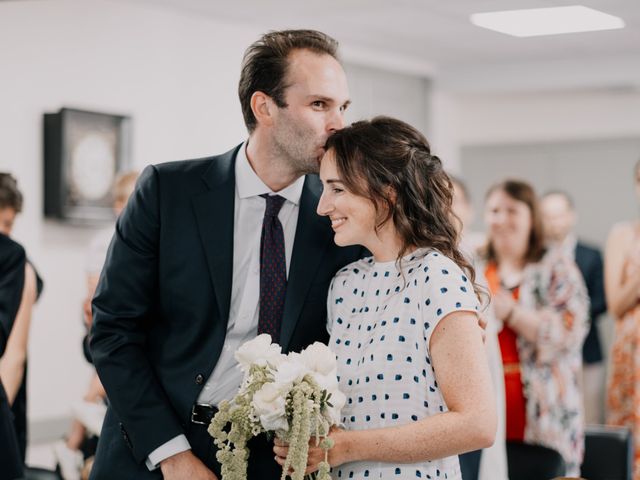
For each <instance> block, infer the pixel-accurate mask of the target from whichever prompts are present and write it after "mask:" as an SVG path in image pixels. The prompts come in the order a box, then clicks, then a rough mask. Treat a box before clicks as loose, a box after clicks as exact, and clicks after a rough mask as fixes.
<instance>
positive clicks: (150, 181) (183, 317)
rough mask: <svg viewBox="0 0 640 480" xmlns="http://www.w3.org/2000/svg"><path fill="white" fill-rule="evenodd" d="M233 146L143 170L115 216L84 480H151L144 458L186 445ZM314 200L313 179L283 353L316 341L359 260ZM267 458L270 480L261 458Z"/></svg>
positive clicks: (212, 327) (226, 298)
mask: <svg viewBox="0 0 640 480" xmlns="http://www.w3.org/2000/svg"><path fill="white" fill-rule="evenodd" d="M238 149H239V147H236V148H235V149H233V150H232V151H230V152H227V153H225V154H223V155H220V156H216V157H210V158H205V159H200V160H192V161H182V162H173V163H166V164H162V165H156V166H150V167H147V168H146V169H145V170H144V171H143V173H142V174H141V176H140V179H139V181H138V184H137V186H136V190H135V192H134V194H133V196H132V197H131V199H130V200H129V202H128V205H127V207H126V209H125V211H124V212H123V213H122V214H121V216H120V218H119V219H118V222H117V225H116V233H115V236H114V238H113V240H112V242H111V245H110V247H109V251H108V254H107V259H106V264H105V268H104V270H103V272H102V276H101V279H100V282H99V285H98V288H97V291H96V295H95V297H94V300H93V314H94V322H93V329H92V338H91V340H90V342H91V351H92V354H93V360H94V364H95V366H96V368H97V371H98V374H99V376H100V379H101V380H102V382H103V384H104V386H105V389H106V391H107V396H108V398H109V402H110V406H109V409H108V412H107V416H106V419H105V422H104V425H103V429H102V434H101V436H100V441H99V445H98V454H97V458H96V462H95V464H94V467H93V472H92V476H91V478H92V479H114V478H117V479H119V480H126V479H144V478H159V477H160V475H159V472H157V471H155V472H153V473H151V472H149V471H148V469H147V467H146V466H145V463H144V462H145V459H146V458H147V456H148V455H149V454H150V453H151V452H152V451H153V450H155V449H156V448H157V447H159V446H161V445H162V444H164V443H165V442H167V441H169V440H171V439H172V438H174V437H176V436H177V435H179V434H187V438H189V436H188V432H186V427H187V426H188V422H189V419H190V413H191V408H192V406H193V404H194V402H195V401H196V399H197V397H198V394H199V393H200V390H201V389H202V387H203V384H204V382H205V381H206V379H207V378H208V377H209V375H210V374H211V372H212V370H213V368H214V366H215V364H216V362H217V360H218V357H219V355H220V352H221V350H222V347H223V344H224V341H225V335H226V330H227V320H228V316H229V305H230V300H231V282H232V268H233V227H234V225H233V224H234V202H235V157H236V153H237V151H238ZM320 194H321V185H320V182H319V179H318V177H317V176H314V175H309V176H307V178H306V180H305V184H304V189H303V192H302V196H301V199H300V208H299V217H298V224H297V229H296V235H295V241H294V247H293V253H292V258H291V265H290V269H289V278H288V286H287V294H286V301H285V307H284V315H283V320H282V327H281V335H280V338H279V343H280V344H281V345H282V347H283V350H284V351H285V352H286V351H297V350H301V349H302V348H304V347H306V346H307V345H309V344H310V343H312V342H314V341H316V340H326V339H327V331H326V300H327V290H328V287H329V283H330V281H331V279H332V277H333V276H334V274H335V273H336V271H337V270H338V269H340V268H341V267H343V266H344V265H346V264H348V263H350V262H352V261H355V260H357V259H358V258H359V257H360V256H361V255H362V250H361V249H360V248H359V247H349V248H338V247H336V245H335V244H334V243H333V232H332V231H331V228H330V223H329V220H328V219H327V218H325V217H319V216H318V215H317V214H316V212H315V210H316V206H317V204H318V200H319V197H320ZM267 458H269V459H270V460H269V461H270V462H271V463H272V465H270V466H269V467H268V468H269V470H272V471H274V472H276V473H275V475H277V476H278V478H279V467H278V466H277V464H275V463H274V462H273V453H272V452H268V456H267ZM250 462H251V459H250ZM273 465H275V467H278V468H273ZM266 468H267V467H266V466H265V471H266ZM250 476H251V475H250ZM263 478H269V477H268V476H265V477H263Z"/></svg>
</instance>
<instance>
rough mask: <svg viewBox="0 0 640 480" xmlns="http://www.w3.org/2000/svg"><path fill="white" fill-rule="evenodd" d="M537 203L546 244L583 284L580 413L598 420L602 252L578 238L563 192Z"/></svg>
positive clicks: (590, 420) (601, 375)
mask: <svg viewBox="0 0 640 480" xmlns="http://www.w3.org/2000/svg"><path fill="white" fill-rule="evenodd" d="M540 206H541V209H542V220H543V222H542V223H543V227H544V236H545V241H546V244H547V246H548V247H549V248H554V249H559V250H560V252H561V253H562V254H564V255H566V257H567V258H569V259H571V260H573V261H575V262H576V265H577V266H578V268H579V269H580V273H581V274H582V278H583V279H584V282H585V284H586V286H587V292H588V294H589V302H590V307H589V333H587V338H586V339H585V341H584V345H583V346H582V363H583V366H582V395H583V398H584V415H585V422H586V423H587V424H601V423H603V422H604V384H605V368H604V361H603V355H602V346H601V343H600V335H599V334H598V318H599V317H600V315H602V314H603V313H604V312H606V311H607V303H606V300H605V294H604V272H603V266H602V255H600V251H599V250H598V249H597V248H594V247H592V246H589V245H587V244H585V243H583V242H581V241H579V240H578V238H577V236H576V234H575V225H576V212H575V206H574V204H573V200H572V199H571V197H569V195H568V194H567V193H566V192H561V191H553V192H548V193H546V194H545V195H544V196H543V197H542V200H541V202H540Z"/></svg>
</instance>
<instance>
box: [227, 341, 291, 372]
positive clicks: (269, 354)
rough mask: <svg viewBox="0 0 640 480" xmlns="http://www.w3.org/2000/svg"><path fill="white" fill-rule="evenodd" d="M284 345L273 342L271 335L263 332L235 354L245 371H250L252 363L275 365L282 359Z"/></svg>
mask: <svg viewBox="0 0 640 480" xmlns="http://www.w3.org/2000/svg"><path fill="white" fill-rule="evenodd" d="M281 351H282V347H280V345H278V344H277V343H271V336H270V335H268V334H266V333H263V334H262V335H258V336H257V337H256V338H254V339H253V340H249V341H248V342H245V343H244V344H242V345H241V346H240V348H238V350H237V351H236V353H235V354H234V356H235V358H236V360H237V361H238V363H239V364H240V368H241V369H242V371H243V372H245V373H246V372H248V371H249V369H250V367H251V365H254V364H255V365H260V366H264V365H266V364H267V363H269V364H271V365H275V364H277V363H279V362H280V361H281V358H280V357H281V356H282V353H281Z"/></svg>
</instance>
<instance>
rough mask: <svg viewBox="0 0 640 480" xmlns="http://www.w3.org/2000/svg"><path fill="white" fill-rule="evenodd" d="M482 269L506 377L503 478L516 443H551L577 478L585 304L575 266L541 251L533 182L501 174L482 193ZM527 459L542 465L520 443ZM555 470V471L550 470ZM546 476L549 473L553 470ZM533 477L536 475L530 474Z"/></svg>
mask: <svg viewBox="0 0 640 480" xmlns="http://www.w3.org/2000/svg"><path fill="white" fill-rule="evenodd" d="M485 221H486V224H487V227H488V239H489V242H488V246H487V251H486V261H487V264H486V267H485V275H486V277H487V281H488V283H489V289H490V290H491V293H492V295H493V298H492V303H493V306H494V310H495V314H496V317H497V318H498V320H500V321H501V322H502V324H503V326H502V329H501V332H500V334H499V337H498V338H499V341H500V349H501V352H502V360H503V365H504V375H505V391H506V406H507V455H508V459H509V476H510V477H511V478H515V475H514V473H513V470H512V469H513V468H517V467H521V466H522V462H520V461H519V460H518V461H516V460H515V458H516V455H518V454H519V453H523V451H522V448H521V445H520V444H521V443H525V444H529V445H538V446H544V447H548V448H551V449H553V450H555V451H557V452H559V453H560V454H561V455H562V457H563V458H564V462H565V464H566V475H568V476H578V475H579V473H580V464H581V462H582V455H583V450H584V433H583V411H582V398H581V395H580V388H579V384H580V383H579V378H580V372H581V365H582V363H581V362H582V357H581V355H582V354H581V352H582V342H583V340H584V337H585V335H586V333H587V319H588V308H589V302H588V299H587V295H586V288H585V286H584V282H583V280H582V277H581V276H580V271H579V270H578V268H577V267H576V265H575V264H574V263H573V262H571V261H569V260H567V259H565V258H564V257H561V256H559V255H554V254H553V253H548V252H545V250H544V247H543V236H542V235H543V233H542V224H541V217H540V212H539V208H538V203H537V198H536V195H535V193H534V191H533V188H532V187H531V186H530V185H529V184H527V183H525V182H521V181H517V180H507V181H505V182H502V183H500V184H498V185H495V186H493V187H492V188H491V189H490V190H489V193H488V194H487V199H486V209H485ZM525 450H526V452H524V453H523V455H526V458H527V459H528V460H530V461H531V463H532V464H533V465H536V466H539V467H541V466H542V465H543V463H544V462H542V461H541V460H540V461H536V459H535V457H534V455H536V452H539V453H540V454H541V455H545V456H546V453H545V452H544V451H542V450H540V449H539V448H538V449H536V448H527V447H526V446H525ZM556 475H557V474H556ZM552 476H554V475H553V474H552ZM536 478H542V477H541V476H540V477H536Z"/></svg>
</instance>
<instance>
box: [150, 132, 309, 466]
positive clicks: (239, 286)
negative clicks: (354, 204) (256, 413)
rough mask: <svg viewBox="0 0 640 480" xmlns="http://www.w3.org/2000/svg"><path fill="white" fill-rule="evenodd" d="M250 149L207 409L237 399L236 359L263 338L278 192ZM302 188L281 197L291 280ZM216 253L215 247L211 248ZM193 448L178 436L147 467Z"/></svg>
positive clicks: (240, 178) (239, 190) (238, 169)
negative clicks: (266, 223) (267, 221)
mask: <svg viewBox="0 0 640 480" xmlns="http://www.w3.org/2000/svg"><path fill="white" fill-rule="evenodd" d="M246 146H247V142H245V143H244V144H243V145H242V147H241V148H240V150H238V155H237V157H236V165H235V174H236V182H235V183H236V191H235V209H234V219H233V277H232V278H233V280H232V285H231V305H230V308H229V321H228V323H227V335H226V338H225V341H224V347H223V349H222V352H221V353H220V358H218V362H217V363H216V366H215V368H214V369H213V372H212V373H211V376H209V379H208V380H207V382H206V383H205V384H204V387H203V388H202V391H201V392H200V395H199V396H198V400H197V401H198V403H204V404H207V405H218V404H219V403H220V402H221V401H222V400H229V399H231V398H232V397H233V396H234V395H235V394H236V392H237V391H238V388H239V387H240V383H241V382H242V372H241V371H240V369H239V368H238V367H237V363H238V362H236V359H235V358H234V353H235V351H236V350H237V349H238V347H240V345H242V344H243V343H244V342H246V341H247V340H251V339H252V338H254V337H255V336H256V335H257V333H258V314H259V308H258V307H259V301H260V236H261V233H262V220H263V218H264V212H265V208H266V200H265V199H264V198H262V197H260V195H263V194H274V192H273V191H272V190H271V189H270V188H269V187H267V186H266V185H265V184H264V182H263V181H262V180H261V179H260V177H258V175H257V174H256V173H255V172H254V171H253V168H252V167H251V165H250V164H249V161H248V159H247V154H246ZM303 186H304V177H300V178H298V179H297V180H296V181H295V182H293V183H292V184H291V185H289V186H288V187H286V188H284V189H282V190H280V191H279V192H277V194H278V195H280V196H281V197H284V198H285V199H286V201H285V202H284V204H283V205H282V208H281V209H280V213H278V219H279V220H280V223H282V229H283V233H284V246H285V256H286V264H287V277H288V276H289V265H290V264H291V252H292V251H293V240H294V238H295V234H296V226H297V225H298V212H299V206H300V197H301V195H302V188H303ZM211 248H215V246H214V245H212V246H211ZM274 341H278V339H274ZM190 448H191V446H190V445H189V442H188V441H187V437H186V436H185V435H179V436H177V437H175V438H173V439H171V440H169V441H168V442H167V443H165V444H163V445H161V446H160V447H158V448H157V449H155V450H154V451H153V452H151V453H150V454H149V457H148V458H147V461H146V464H147V467H148V468H149V469H150V470H154V469H156V468H157V467H158V465H159V464H160V462H161V461H162V460H164V459H165V458H169V457H170V456H172V455H175V454H177V453H180V452H184V451H186V450H189V449H190Z"/></svg>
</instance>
